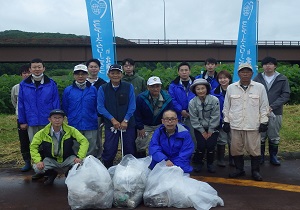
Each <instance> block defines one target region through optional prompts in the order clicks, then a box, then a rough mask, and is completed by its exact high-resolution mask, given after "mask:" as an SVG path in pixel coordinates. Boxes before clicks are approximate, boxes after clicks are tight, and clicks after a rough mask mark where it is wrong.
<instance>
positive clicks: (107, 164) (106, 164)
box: [103, 160, 114, 169]
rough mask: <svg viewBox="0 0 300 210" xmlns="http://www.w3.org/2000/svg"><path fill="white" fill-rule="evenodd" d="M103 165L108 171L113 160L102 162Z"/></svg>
mask: <svg viewBox="0 0 300 210" xmlns="http://www.w3.org/2000/svg"><path fill="white" fill-rule="evenodd" d="M103 165H104V166H105V167H106V168H107V169H109V168H110V167H111V166H113V165H114V161H113V160H103Z"/></svg>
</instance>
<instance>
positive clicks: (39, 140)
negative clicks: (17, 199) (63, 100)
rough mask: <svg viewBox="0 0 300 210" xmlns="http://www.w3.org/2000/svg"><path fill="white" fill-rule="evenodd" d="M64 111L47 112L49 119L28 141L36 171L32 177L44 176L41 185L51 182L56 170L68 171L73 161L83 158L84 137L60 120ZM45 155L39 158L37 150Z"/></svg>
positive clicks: (86, 141)
mask: <svg viewBox="0 0 300 210" xmlns="http://www.w3.org/2000/svg"><path fill="white" fill-rule="evenodd" d="M64 117H65V113H64V112H63V111H62V110H60V109H54V110H52V111H51V112H50V116H49V118H48V120H49V121H50V123H49V124H48V125H46V126H45V128H44V129H42V130H40V131H39V132H37V133H36V134H35V135H34V137H33V139H32V142H31V144H30V154H31V157H32V159H33V162H34V164H33V169H34V171H35V172H36V175H35V177H32V179H33V180H34V179H39V178H42V177H43V176H45V177H47V179H46V180H45V182H44V185H51V184H53V182H54V179H55V178H56V176H57V174H58V173H65V174H66V173H68V171H69V169H70V168H71V167H72V166H73V165H74V164H75V163H80V162H81V160H82V159H83V158H85V156H86V153H87V150H88V148H89V142H88V140H87V139H86V138H85V137H84V136H83V135H82V134H81V133H80V132H79V131H78V130H77V129H76V128H74V127H72V126H69V125H67V124H66V123H64V122H63V121H64ZM74 140H76V141H77V142H78V143H79V145H80V147H79V150H78V153H77V154H74V151H73V149H72V147H73V142H74ZM41 150H42V154H43V156H44V157H45V158H44V159H42V156H41V154H40V153H39V151H41Z"/></svg>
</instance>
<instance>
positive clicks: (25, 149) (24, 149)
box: [11, 65, 31, 172]
mask: <svg viewBox="0 0 300 210" xmlns="http://www.w3.org/2000/svg"><path fill="white" fill-rule="evenodd" d="M20 76H21V77H22V79H23V80H24V79H26V78H27V77H29V76H30V71H29V65H23V66H21V67H20ZM19 89H20V84H19V83H18V84H16V85H14V86H13V87H12V89H11V103H12V105H13V106H14V108H15V109H16V116H17V126H18V135H19V140H20V148H21V154H22V157H23V160H24V162H25V165H24V166H23V167H22V168H21V171H22V172H26V171H29V170H30V169H31V157H30V150H29V144H30V141H29V137H28V132H27V129H26V130H22V129H20V123H19V119H18V95H19Z"/></svg>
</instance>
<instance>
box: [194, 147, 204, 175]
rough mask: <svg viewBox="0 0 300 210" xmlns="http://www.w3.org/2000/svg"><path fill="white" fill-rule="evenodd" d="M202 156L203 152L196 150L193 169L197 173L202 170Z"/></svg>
mask: <svg viewBox="0 0 300 210" xmlns="http://www.w3.org/2000/svg"><path fill="white" fill-rule="evenodd" d="M203 157H204V155H203V152H199V151H196V152H195V154H194V163H195V166H194V171H195V172H197V173H199V172H200V171H201V170H202V167H203Z"/></svg>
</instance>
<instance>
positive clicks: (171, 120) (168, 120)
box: [163, 118, 177, 122]
mask: <svg viewBox="0 0 300 210" xmlns="http://www.w3.org/2000/svg"><path fill="white" fill-rule="evenodd" d="M176 120H177V118H163V121H165V122H175V121H176Z"/></svg>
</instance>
